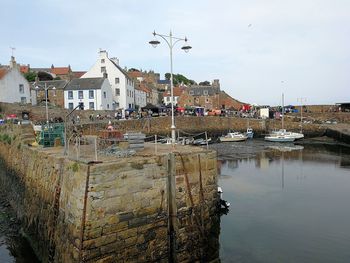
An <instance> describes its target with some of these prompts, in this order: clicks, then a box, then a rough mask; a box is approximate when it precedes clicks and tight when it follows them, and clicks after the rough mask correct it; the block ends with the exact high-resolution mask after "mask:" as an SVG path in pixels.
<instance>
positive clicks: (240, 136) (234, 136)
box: [220, 132, 248, 142]
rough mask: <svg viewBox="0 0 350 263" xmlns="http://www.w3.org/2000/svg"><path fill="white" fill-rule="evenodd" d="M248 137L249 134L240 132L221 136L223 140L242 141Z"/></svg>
mask: <svg viewBox="0 0 350 263" xmlns="http://www.w3.org/2000/svg"><path fill="white" fill-rule="evenodd" d="M247 139H248V136H247V135H245V134H243V133H240V132H229V133H228V134H226V135H225V136H221V137H220V141H221V142H242V141H246V140H247Z"/></svg>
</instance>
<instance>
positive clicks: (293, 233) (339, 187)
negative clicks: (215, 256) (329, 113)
mask: <svg viewBox="0 0 350 263" xmlns="http://www.w3.org/2000/svg"><path fill="white" fill-rule="evenodd" d="M255 156H256V157H255V159H252V158H250V159H246V161H238V162H237V165H238V166H237V167H235V169H231V168H230V167H229V165H228V162H225V159H224V158H223V159H224V160H223V162H222V167H221V174H224V176H223V177H222V178H221V179H220V182H219V184H220V185H221V186H222V188H223V190H224V193H225V197H226V199H227V200H228V201H229V202H231V207H230V213H229V214H228V215H226V216H224V217H222V218H221V220H222V221H221V234H220V258H221V260H222V262H269V263H270V262H271V263H274V262H349V259H350V250H349V249H348V247H349V244H350V209H349V205H348V200H349V199H350V174H349V170H348V168H349V157H350V153H349V151H348V150H347V149H342V148H339V147H337V148H335V147H331V148H330V149H329V148H327V147H326V146H324V145H321V146H305V148H304V149H302V148H299V149H297V148H296V149H293V150H291V151H289V150H287V151H286V150H285V149H283V150H282V151H281V149H278V148H272V149H271V148H269V149H267V150H264V151H261V152H259V153H257V154H256V155H255ZM344 168H346V169H344ZM306 178H307V180H306Z"/></svg>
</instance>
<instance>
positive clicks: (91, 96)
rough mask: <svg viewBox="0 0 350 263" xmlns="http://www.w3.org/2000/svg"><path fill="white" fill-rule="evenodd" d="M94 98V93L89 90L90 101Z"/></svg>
mask: <svg viewBox="0 0 350 263" xmlns="http://www.w3.org/2000/svg"><path fill="white" fill-rule="evenodd" d="M93 98H94V91H93V90H89V99H93Z"/></svg>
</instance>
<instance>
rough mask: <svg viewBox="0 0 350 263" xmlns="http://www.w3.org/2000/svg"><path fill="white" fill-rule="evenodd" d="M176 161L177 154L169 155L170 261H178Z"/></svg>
mask: <svg viewBox="0 0 350 263" xmlns="http://www.w3.org/2000/svg"><path fill="white" fill-rule="evenodd" d="M175 176H176V161H175V154H174V153H169V155H168V185H167V188H168V189H167V190H168V245H169V261H168V262H176V223H177V221H176V218H177V211H176V199H175V193H176V185H175V183H176V181H175Z"/></svg>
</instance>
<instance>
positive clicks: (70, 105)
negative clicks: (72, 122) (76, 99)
mask: <svg viewBox="0 0 350 263" xmlns="http://www.w3.org/2000/svg"><path fill="white" fill-rule="evenodd" d="M73 108H74V105H73V103H72V102H69V103H68V109H70V110H72V109H73Z"/></svg>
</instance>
